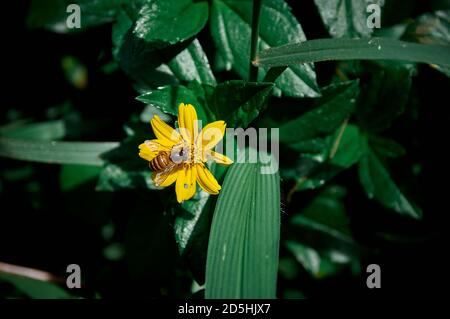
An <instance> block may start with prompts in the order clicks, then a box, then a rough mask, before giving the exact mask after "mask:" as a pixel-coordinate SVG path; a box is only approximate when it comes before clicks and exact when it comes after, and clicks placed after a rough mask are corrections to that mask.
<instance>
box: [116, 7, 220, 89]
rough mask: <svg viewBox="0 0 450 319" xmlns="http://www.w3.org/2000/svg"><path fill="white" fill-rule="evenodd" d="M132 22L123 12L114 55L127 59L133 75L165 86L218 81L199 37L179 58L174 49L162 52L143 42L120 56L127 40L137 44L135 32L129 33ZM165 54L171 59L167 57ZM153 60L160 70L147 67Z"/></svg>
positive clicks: (124, 60)
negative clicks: (167, 52) (133, 33)
mask: <svg viewBox="0 0 450 319" xmlns="http://www.w3.org/2000/svg"><path fill="white" fill-rule="evenodd" d="M132 25H133V20H132V19H131V18H130V17H129V16H128V14H127V13H126V12H125V10H121V11H119V12H118V15H117V22H116V23H115V24H114V25H113V29H112V40H113V55H114V57H115V58H116V60H120V59H123V61H122V65H123V66H124V67H125V69H126V70H128V71H127V72H129V73H132V74H131V75H132V76H133V78H137V79H138V80H141V81H144V82H145V83H147V85H149V86H161V85H167V84H176V83H179V82H189V81H194V80H196V81H197V82H199V83H201V84H210V85H215V84H216V80H215V77H214V75H213V73H212V71H211V67H210V65H209V61H208V59H207V57H206V54H205V52H204V51H203V48H202V46H201V45H200V42H199V41H198V40H197V39H194V40H193V41H192V42H191V43H190V44H189V45H188V46H187V48H184V49H183V48H182V47H181V48H180V49H179V52H178V54H176V55H175V57H172V56H173V53H172V52H170V54H166V53H165V51H162V52H160V50H157V49H156V47H154V46H153V45H152V44H142V43H141V44H140V45H138V46H136V49H135V50H134V51H131V52H129V53H128V54H122V55H119V52H120V48H121V47H122V45H123V44H124V43H125V42H127V41H128V43H129V44H130V43H131V44H133V43H134V44H135V43H136V41H133V38H132V37H131V35H130V34H127V32H128V31H129V30H130V28H131V27H132ZM130 37H131V38H130ZM129 44H127V45H129ZM180 50H181V51H180ZM124 52H127V50H124ZM176 53H177V52H176ZM164 56H168V57H169V58H166V59H164ZM149 59H152V60H155V59H156V60H157V61H158V62H159V63H160V65H158V64H152V67H153V68H156V69H151V68H150V69H149V68H148V67H147V66H146V63H147V64H148V61H149ZM161 63H162V64H161ZM133 65H135V67H133Z"/></svg>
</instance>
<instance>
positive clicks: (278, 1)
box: [211, 0, 320, 97]
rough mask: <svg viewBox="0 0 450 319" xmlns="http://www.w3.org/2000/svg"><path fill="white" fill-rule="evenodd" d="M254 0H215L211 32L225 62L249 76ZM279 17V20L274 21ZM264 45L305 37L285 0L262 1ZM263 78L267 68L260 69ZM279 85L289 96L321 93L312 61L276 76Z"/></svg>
mask: <svg viewBox="0 0 450 319" xmlns="http://www.w3.org/2000/svg"><path fill="white" fill-rule="evenodd" d="M251 15H252V1H250V0H244V1H235V0H214V1H213V5H212V10H211V33H212V36H213V39H214V42H215V44H216V47H217V49H218V51H219V56H220V57H221V62H222V64H223V65H224V66H225V67H227V68H228V69H229V68H231V67H232V68H233V70H234V71H235V72H236V73H238V74H239V75H240V76H241V78H242V79H245V80H247V79H248V74H249V58H250V35H251V28H250V24H251ZM274 21H276V23H274ZM259 32H260V40H259V43H260V44H259V46H260V48H261V49H266V48H269V47H272V46H279V45H283V44H287V43H293V42H303V41H305V40H306V37H305V35H304V33H303V30H302V27H301V26H300V24H299V23H298V21H297V19H296V18H295V17H294V16H293V14H292V13H291V9H290V7H289V6H288V5H287V4H286V3H285V2H284V1H283V0H266V1H264V2H263V5H262V9H261V18H260V30H259ZM260 71H261V72H260V79H262V78H264V73H265V72H264V70H260ZM276 84H277V87H278V88H280V89H281V91H282V92H283V93H284V94H285V95H288V96H293V97H304V96H308V97H317V96H319V95H320V91H319V88H318V86H317V83H316V74H315V71H314V67H313V65H312V64H304V65H301V66H292V67H290V68H288V69H287V70H286V71H284V72H283V74H282V75H281V76H279V77H278V79H277V80H276Z"/></svg>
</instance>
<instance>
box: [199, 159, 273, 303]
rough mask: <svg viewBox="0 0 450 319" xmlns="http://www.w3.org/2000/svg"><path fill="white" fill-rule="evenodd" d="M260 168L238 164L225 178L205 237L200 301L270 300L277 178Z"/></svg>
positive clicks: (249, 164) (271, 292)
mask: <svg viewBox="0 0 450 319" xmlns="http://www.w3.org/2000/svg"><path fill="white" fill-rule="evenodd" d="M250 151H251V152H256V151H255V150H250ZM260 169H261V165H260V164H258V163H254V164H251V163H239V161H238V162H237V163H235V164H233V165H232V166H231V167H230V169H229V170H228V173H227V175H226V177H225V181H224V183H223V187H222V190H221V193H220V195H219V198H218V201H217V205H216V209H215V212H214V217H213V222H212V226H211V234H210V238H209V245H208V258H207V263H206V291H205V298H209V299H211V298H212V299H215V298H275V291H276V281H277V269H278V249H279V239H280V238H279V237H280V180H279V175H278V174H269V175H268V174H266V175H263V174H261V171H260Z"/></svg>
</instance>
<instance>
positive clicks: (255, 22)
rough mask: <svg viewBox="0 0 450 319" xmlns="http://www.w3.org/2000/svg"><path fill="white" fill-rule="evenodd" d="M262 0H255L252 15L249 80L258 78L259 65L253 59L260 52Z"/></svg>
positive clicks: (253, 80) (254, 80)
mask: <svg viewBox="0 0 450 319" xmlns="http://www.w3.org/2000/svg"><path fill="white" fill-rule="evenodd" d="M261 4H262V0H253V15H252V35H251V43H250V63H249V67H250V69H249V81H252V82H256V81H257V80H258V67H256V66H254V65H253V63H252V61H253V60H254V59H255V58H256V55H257V54H258V40H259V17H260V12H261Z"/></svg>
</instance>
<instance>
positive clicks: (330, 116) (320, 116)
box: [280, 81, 359, 143]
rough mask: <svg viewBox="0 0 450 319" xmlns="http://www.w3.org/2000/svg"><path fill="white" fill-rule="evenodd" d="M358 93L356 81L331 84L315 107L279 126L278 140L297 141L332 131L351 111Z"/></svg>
mask: <svg viewBox="0 0 450 319" xmlns="http://www.w3.org/2000/svg"><path fill="white" fill-rule="evenodd" d="M358 94H359V86H358V81H353V82H346V83H343V84H336V85H331V86H330V87H328V88H327V89H325V90H324V91H323V98H321V99H319V100H318V101H317V105H318V106H317V107H315V108H314V109H313V110H311V111H309V112H307V113H306V114H304V115H303V116H300V117H298V118H296V119H294V120H292V121H290V122H288V123H286V124H284V125H282V126H281V127H280V141H282V142H284V143H298V142H300V141H304V140H308V139H313V138H317V137H320V136H323V135H326V134H329V133H332V132H333V131H334V130H336V129H337V128H338V127H339V125H341V124H342V122H343V121H344V120H345V119H347V118H348V117H349V116H350V114H351V113H352V112H353V109H354V107H355V103H356V99H357V97H358Z"/></svg>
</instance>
